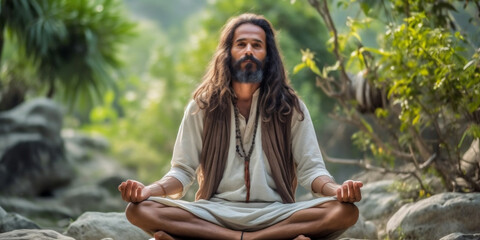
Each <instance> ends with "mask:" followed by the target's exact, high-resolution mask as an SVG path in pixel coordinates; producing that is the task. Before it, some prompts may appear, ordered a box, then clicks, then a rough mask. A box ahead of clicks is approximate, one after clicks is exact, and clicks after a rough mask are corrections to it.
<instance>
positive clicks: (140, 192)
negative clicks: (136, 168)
mask: <svg viewBox="0 0 480 240" xmlns="http://www.w3.org/2000/svg"><path fill="white" fill-rule="evenodd" d="M118 190H119V191H120V192H121V193H122V199H123V200H124V201H126V202H132V203H139V202H141V201H143V200H145V199H147V198H149V197H150V196H151V192H150V189H149V188H147V187H145V185H143V184H142V183H141V182H138V181H135V180H127V181H125V182H122V183H121V184H120V185H119V186H118Z"/></svg>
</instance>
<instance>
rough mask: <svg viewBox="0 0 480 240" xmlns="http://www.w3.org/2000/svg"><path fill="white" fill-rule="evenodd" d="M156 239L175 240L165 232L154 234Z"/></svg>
mask: <svg viewBox="0 0 480 240" xmlns="http://www.w3.org/2000/svg"><path fill="white" fill-rule="evenodd" d="M153 236H154V237H155V240H175V238H173V237H172V236H170V235H168V233H166V232H164V231H158V232H156V233H155V234H153Z"/></svg>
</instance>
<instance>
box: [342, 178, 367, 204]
mask: <svg viewBox="0 0 480 240" xmlns="http://www.w3.org/2000/svg"><path fill="white" fill-rule="evenodd" d="M361 187H363V183H362V182H360V181H352V180H347V181H345V182H344V183H343V184H342V185H341V186H340V187H338V189H337V199H338V201H340V202H349V203H354V202H359V201H360V200H362V193H361V191H360V188H361Z"/></svg>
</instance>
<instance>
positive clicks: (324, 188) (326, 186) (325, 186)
mask: <svg viewBox="0 0 480 240" xmlns="http://www.w3.org/2000/svg"><path fill="white" fill-rule="evenodd" d="M335 185H336V184H335V182H333V181H327V182H324V183H323V184H322V186H321V187H320V194H322V195H324V196H329V195H332V194H328V193H329V192H331V191H327V190H329V189H333V188H332V186H335Z"/></svg>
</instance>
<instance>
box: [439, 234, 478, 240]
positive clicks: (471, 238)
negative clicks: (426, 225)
mask: <svg viewBox="0 0 480 240" xmlns="http://www.w3.org/2000/svg"><path fill="white" fill-rule="evenodd" d="M478 239H480V233H474V234H465V233H458V232H456V233H451V234H448V235H447V236H445V237H442V238H440V240H478Z"/></svg>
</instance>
